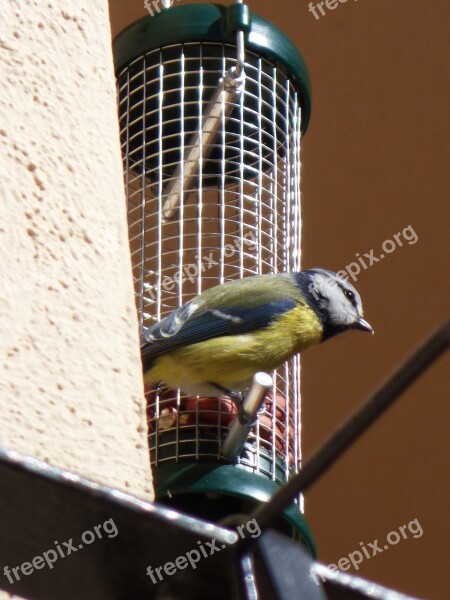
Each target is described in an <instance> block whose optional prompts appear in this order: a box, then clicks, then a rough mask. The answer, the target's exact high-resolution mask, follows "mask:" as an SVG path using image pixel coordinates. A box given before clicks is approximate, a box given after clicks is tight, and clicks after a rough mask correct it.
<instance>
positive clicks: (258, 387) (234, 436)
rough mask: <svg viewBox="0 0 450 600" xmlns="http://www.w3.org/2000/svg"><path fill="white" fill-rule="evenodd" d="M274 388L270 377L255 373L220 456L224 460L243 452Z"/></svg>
mask: <svg viewBox="0 0 450 600" xmlns="http://www.w3.org/2000/svg"><path fill="white" fill-rule="evenodd" d="M272 386H273V379H272V377H271V376H270V375H268V374H267V373H263V372H262V371H260V372H258V373H255V375H254V377H253V383H252V386H251V388H250V389H249V391H248V392H247V395H246V396H245V399H244V401H243V403H242V405H241V406H240V407H239V411H238V416H237V419H236V420H235V421H234V423H233V424H232V425H231V427H230V431H229V432H228V435H227V437H226V438H225V441H224V443H223V445H222V448H221V451H220V454H221V455H222V456H223V457H224V458H226V459H228V460H234V459H235V458H236V457H237V456H239V454H240V453H241V452H242V448H243V447H244V444H245V442H246V441H247V438H248V435H249V433H250V431H251V430H252V427H253V426H254V425H255V423H256V415H257V413H258V410H259V409H260V408H261V406H262V403H263V402H264V398H265V397H266V394H267V392H268V391H269V390H270V388H271V387H272Z"/></svg>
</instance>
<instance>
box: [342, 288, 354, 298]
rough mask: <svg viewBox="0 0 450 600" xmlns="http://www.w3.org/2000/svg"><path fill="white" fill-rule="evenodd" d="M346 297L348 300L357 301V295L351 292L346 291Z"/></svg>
mask: <svg viewBox="0 0 450 600" xmlns="http://www.w3.org/2000/svg"><path fill="white" fill-rule="evenodd" d="M344 296H345V297H346V298H348V299H349V300H354V299H355V294H354V293H353V292H352V291H350V290H344Z"/></svg>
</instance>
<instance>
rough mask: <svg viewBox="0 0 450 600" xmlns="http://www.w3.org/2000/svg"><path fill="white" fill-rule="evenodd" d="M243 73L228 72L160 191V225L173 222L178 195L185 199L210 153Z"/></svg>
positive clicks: (230, 108) (241, 80)
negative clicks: (183, 154) (170, 176)
mask: <svg viewBox="0 0 450 600" xmlns="http://www.w3.org/2000/svg"><path fill="white" fill-rule="evenodd" d="M243 83H244V73H243V70H242V69H239V70H238V72H236V73H235V72H234V71H228V72H227V74H226V75H225V77H224V78H223V79H221V80H220V82H219V85H218V86H217V88H216V89H215V90H214V93H213V95H212V97H211V100H210V101H209V103H208V105H207V107H206V109H205V113H204V116H203V120H202V128H201V130H200V131H197V132H195V133H194V134H193V136H192V137H191V139H190V140H189V143H188V148H187V150H186V153H185V157H184V159H183V161H182V163H180V164H179V165H178V167H177V169H176V171H175V173H174V174H173V177H172V179H171V180H170V182H169V183H168V184H167V186H166V187H165V189H164V190H163V194H162V195H163V197H165V198H166V199H165V201H164V205H163V210H162V217H163V222H167V221H169V220H170V219H173V218H174V217H175V215H176V210H177V207H178V206H179V204H180V197H181V194H183V196H186V195H187V194H189V192H190V191H191V190H192V188H193V186H194V183H195V179H196V177H197V174H198V170H199V162H200V160H206V159H207V158H208V156H209V154H210V153H211V151H212V149H213V145H214V142H215V140H216V138H217V136H218V133H219V129H220V124H221V122H222V119H226V118H227V117H228V116H229V115H230V113H231V111H232V110H233V106H234V105H233V100H236V97H237V96H239V94H240V93H241V91H242V89H243Z"/></svg>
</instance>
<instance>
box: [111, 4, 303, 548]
mask: <svg viewBox="0 0 450 600" xmlns="http://www.w3.org/2000/svg"><path fill="white" fill-rule="evenodd" d="M114 55H115V64H116V73H117V88H118V102H119V119H120V137H121V145H122V154H123V164H124V173H125V187H126V194H127V202H128V221H129V237H130V245H131V255H132V264H133V274H134V283H135V290H136V305H137V312H138V316H139V324H140V327H141V328H144V327H147V326H149V325H151V324H153V323H154V322H157V321H159V320H160V319H162V318H164V317H165V316H166V315H168V314H170V313H171V312H172V311H173V310H174V309H176V308H178V307H179V306H181V305H182V304H184V303H185V302H187V301H188V300H190V299H191V298H193V297H194V296H195V295H197V294H199V293H201V292H202V291H204V290H206V289H208V288H210V287H212V286H214V285H217V284H222V283H224V282H226V281H229V280H232V279H237V278H243V277H247V276H252V275H257V274H265V273H277V272H285V271H299V270H300V225H301V212H300V144H301V137H302V134H303V133H304V132H305V131H306V128H307V125H308V121H309V116H310V107H311V104H310V88H309V80H308V74H307V70H306V67H305V64H304V62H303V59H302V57H301V56H300V54H299V53H298V51H297V49H296V48H295V46H294V45H293V44H292V42H291V41H290V40H289V39H288V38H287V37H286V36H285V35H284V34H283V32H281V31H280V30H279V29H278V28H277V27H276V26H275V25H273V24H272V23H270V22H269V21H267V20H265V19H263V18H262V17H260V16H258V15H256V14H254V13H253V12H251V11H250V9H249V8H248V6H246V5H245V4H241V3H236V4H232V5H230V6H227V7H226V6H219V5H213V4H189V5H179V6H174V7H172V8H169V9H164V10H161V11H160V12H159V13H158V14H155V15H154V16H147V17H145V18H143V19H141V20H139V21H137V22H136V23H134V24H132V25H131V26H129V27H128V28H127V29H126V30H124V31H123V32H122V33H121V34H120V35H119V36H118V37H117V38H116V40H115V42H114ZM270 375H273V385H271V386H270V390H269V392H268V393H267V394H266V393H265V392H266V390H267V381H265V382H263V383H262V384H261V382H259V383H258V382H257V383H256V384H255V386H256V387H255V388H254V390H253V392H252V394H253V395H252V396H251V399H250V400H247V399H246V402H247V404H246V406H247V407H249V406H250V405H252V408H251V409H249V410H250V412H248V413H247V418H246V420H245V419H243V413H242V410H241V412H240V410H239V409H238V407H237V405H236V403H235V402H233V401H232V400H231V399H229V398H227V397H223V398H219V399H217V398H192V397H186V396H185V395H183V394H182V393H181V392H180V391H177V390H169V389H165V388H163V387H158V388H157V389H153V390H147V401H148V424H149V447H150V455H151V463H152V465H153V472H154V480H155V486H156V496H157V499H158V500H159V501H163V502H166V503H170V504H172V505H174V506H178V507H180V508H183V509H185V510H190V511H191V512H194V513H195V514H198V515H200V516H202V517H206V518H211V519H212V520H213V519H216V520H218V519H220V518H223V517H226V516H227V514H231V513H233V512H243V508H244V507H245V506H246V505H248V504H252V503H255V502H261V501H267V500H268V499H269V498H270V496H271V495H272V494H273V493H274V491H275V490H276V489H277V488H278V487H279V486H280V485H282V484H283V483H285V482H286V480H287V479H288V477H289V476H290V474H292V473H295V472H297V471H298V470H299V468H300V460H301V453H300V366H299V359H298V357H296V358H293V359H292V360H290V361H289V362H288V363H286V364H285V365H284V366H283V367H282V368H280V369H279V370H278V371H277V372H275V373H274V374H270ZM270 383H272V382H270ZM258 386H259V387H258ZM256 400H257V401H256ZM252 411H253V412H252ZM255 412H256V413H257V414H255ZM238 413H240V414H238ZM194 496H195V497H194ZM301 508H302V507H301V499H299V503H298V504H297V505H295V506H294V505H293V506H292V507H291V508H290V509H289V510H288V511H286V513H285V525H283V526H286V527H288V528H291V529H292V531H293V532H297V533H299V534H300V538H301V539H302V540H303V541H304V543H305V544H306V545H307V546H308V547H309V548H310V549H312V548H313V542H312V539H311V536H310V533H309V530H308V527H307V525H306V522H305V521H304V518H303V516H302V514H301Z"/></svg>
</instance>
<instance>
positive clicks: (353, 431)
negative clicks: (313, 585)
mask: <svg viewBox="0 0 450 600" xmlns="http://www.w3.org/2000/svg"><path fill="white" fill-rule="evenodd" d="M449 343H450V321H449V322H447V323H445V324H444V325H442V326H441V327H440V328H439V329H438V330H437V331H436V332H435V333H434V334H433V335H432V336H431V337H430V338H428V340H426V341H425V342H424V343H423V344H421V345H420V346H419V348H418V349H417V350H416V351H415V352H414V353H413V354H412V355H411V356H410V357H409V358H408V359H407V360H406V361H405V362H404V363H403V364H402V365H401V366H400V367H399V368H398V369H397V371H395V372H394V374H393V375H392V376H391V377H390V378H389V379H388V380H387V381H385V383H383V384H382V385H381V386H380V387H379V388H378V390H376V391H375V392H374V393H373V394H372V395H371V396H370V397H369V399H368V400H367V401H366V402H365V403H364V404H363V405H362V407H361V408H359V409H358V410H357V411H356V412H355V413H354V414H353V415H352V416H350V418H349V419H348V420H347V421H346V422H345V423H344V424H343V425H341V427H339V428H338V429H337V430H336V432H335V433H334V434H333V435H332V436H331V438H330V439H329V440H328V441H327V442H325V443H324V444H323V445H322V446H321V447H319V449H318V450H317V451H316V452H315V453H314V454H313V455H312V456H311V458H310V459H309V460H308V461H306V463H305V466H304V467H303V468H302V470H301V471H300V473H298V474H297V475H295V476H294V477H293V478H292V479H291V480H290V481H288V483H286V484H285V485H284V486H283V487H282V488H281V489H280V490H279V491H278V492H277V493H276V494H275V495H274V496H273V498H272V499H271V500H270V502H268V503H263V504H260V505H259V506H258V507H257V508H256V509H255V510H254V511H253V513H252V514H251V515H250V518H254V519H256V521H257V522H258V525H259V527H260V529H261V530H264V529H268V528H270V527H271V526H272V525H273V523H274V521H275V520H276V519H278V518H279V517H280V514H281V513H282V511H283V510H284V509H285V508H286V507H287V506H289V505H290V504H291V503H292V502H293V501H294V499H295V498H296V497H297V496H298V495H299V494H300V493H302V492H305V491H306V490H307V489H308V488H309V487H310V486H311V485H312V484H313V483H314V482H315V481H316V480H317V479H318V478H319V477H320V476H321V475H323V473H325V472H326V471H327V470H328V469H329V468H330V467H331V466H332V465H333V464H334V463H335V462H336V460H337V459H338V458H339V457H340V456H341V455H342V454H343V453H344V452H345V451H346V450H347V449H348V448H349V447H350V446H351V445H352V444H353V443H354V442H355V441H356V440H357V439H358V438H359V437H360V436H361V435H362V434H363V433H364V431H366V429H367V428H368V427H370V425H372V423H373V422H374V421H375V420H376V419H377V418H378V417H379V416H380V415H381V414H383V412H384V411H385V410H387V409H388V408H389V406H391V404H393V403H394V401H395V400H396V399H397V398H398V397H399V396H400V395H401V394H402V393H403V392H404V391H405V390H406V389H407V388H408V387H409V386H410V385H411V384H412V383H413V382H414V381H415V380H416V379H417V378H418V377H419V375H421V374H422V373H423V372H424V371H425V370H426V369H427V368H428V367H429V366H430V365H431V364H432V363H433V362H434V361H435V360H436V359H437V358H438V357H439V356H440V355H441V354H443V353H444V351H445V350H446V349H447V348H448V345H449ZM251 541H252V540H246V539H242V540H240V541H239V545H238V549H239V551H241V550H242V549H244V548H245V547H246V546H247V544H248V543H251Z"/></svg>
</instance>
